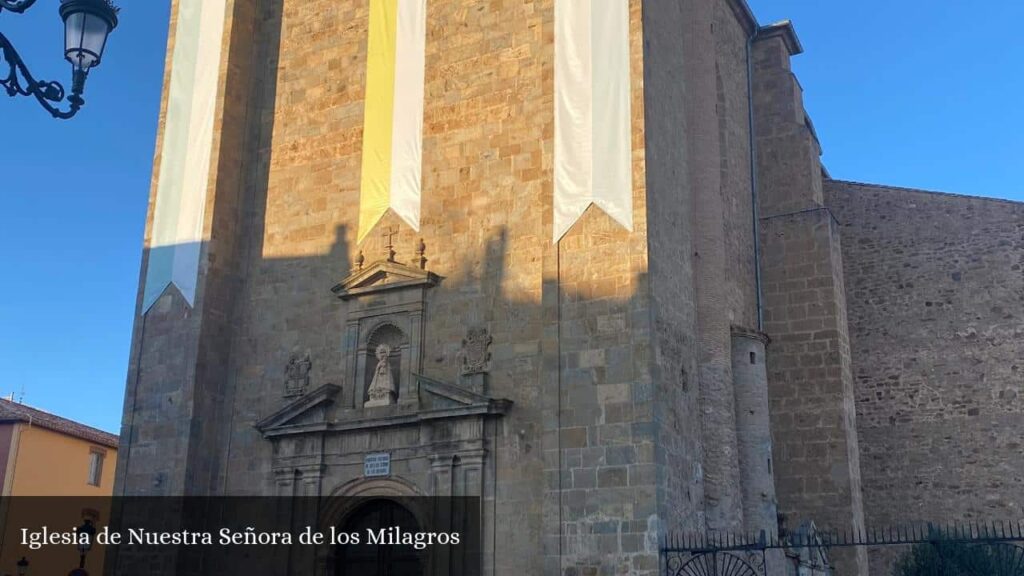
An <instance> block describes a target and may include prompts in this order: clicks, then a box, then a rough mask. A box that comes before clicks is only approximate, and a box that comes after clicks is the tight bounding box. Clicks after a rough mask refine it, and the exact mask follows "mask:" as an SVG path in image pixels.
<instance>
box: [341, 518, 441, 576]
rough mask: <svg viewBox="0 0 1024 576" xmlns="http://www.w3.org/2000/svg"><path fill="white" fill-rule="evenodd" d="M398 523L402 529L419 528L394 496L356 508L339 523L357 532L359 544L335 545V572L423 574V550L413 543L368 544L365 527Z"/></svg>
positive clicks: (350, 574)
mask: <svg viewBox="0 0 1024 576" xmlns="http://www.w3.org/2000/svg"><path fill="white" fill-rule="evenodd" d="M392 527H398V528H399V529H400V530H401V531H402V532H403V533H404V532H419V524H418V523H417V522H416V517H415V516H413V514H412V512H409V510H408V509H406V508H405V507H404V506H402V505H400V504H398V503H397V502H394V501H393V500H386V499H379V500H372V501H370V502H367V503H366V504H363V505H362V506H360V507H359V508H357V509H356V510H355V511H354V512H352V514H351V515H349V517H348V519H347V520H346V521H345V524H344V525H343V526H342V527H341V529H340V530H341V531H342V532H346V533H352V532H355V533H358V534H359V537H360V539H361V542H362V543H361V544H358V545H347V546H338V550H337V562H336V563H335V572H334V573H335V575H336V576H423V574H424V573H425V572H424V566H425V562H424V559H423V556H422V553H421V552H420V551H418V550H416V549H415V548H413V547H412V546H378V545H372V544H367V543H366V540H367V531H368V530H373V531H377V530H380V529H381V528H392Z"/></svg>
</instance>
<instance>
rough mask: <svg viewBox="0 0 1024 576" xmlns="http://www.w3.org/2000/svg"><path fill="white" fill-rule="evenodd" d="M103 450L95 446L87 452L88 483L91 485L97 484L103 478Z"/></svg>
mask: <svg viewBox="0 0 1024 576" xmlns="http://www.w3.org/2000/svg"><path fill="white" fill-rule="evenodd" d="M105 455H106V454H105V452H104V451H102V450H99V449H96V448H93V449H92V450H91V451H90V452H89V479H88V482H89V484H92V485H93V486H99V485H100V482H101V481H102V480H103V457H104V456H105Z"/></svg>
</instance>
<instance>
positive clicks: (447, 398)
mask: <svg viewBox="0 0 1024 576" xmlns="http://www.w3.org/2000/svg"><path fill="white" fill-rule="evenodd" d="M416 381H417V383H418V384H419V386H418V389H419V400H420V405H421V406H422V407H423V408H424V409H426V410H431V409H450V408H465V407H474V406H476V407H490V408H494V407H499V406H500V407H502V410H501V411H502V412H503V411H504V408H506V407H507V406H508V405H511V401H509V400H504V399H496V398H491V397H490V396H484V395H483V394H477V393H476V392H473V391H471V390H467V389H465V388H463V387H461V386H455V385H454V384H449V383H447V382H441V381H440V380H433V379H431V378H427V377H425V376H419V375H417V376H416Z"/></svg>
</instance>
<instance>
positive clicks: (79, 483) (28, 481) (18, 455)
mask: <svg viewBox="0 0 1024 576" xmlns="http://www.w3.org/2000/svg"><path fill="white" fill-rule="evenodd" d="M16 427H17V429H16V430H15V433H14V438H13V442H14V443H16V445H13V446H12V450H11V456H12V457H14V458H15V460H14V466H13V470H11V467H10V466H9V467H8V471H9V472H11V473H12V474H13V478H12V479H11V483H10V487H11V489H10V491H8V490H7V483H6V482H5V485H4V495H5V496H6V495H10V496H110V495H111V494H112V493H113V489H114V465H115V463H116V462H117V450H116V449H114V448H109V447H106V446H100V445H98V444H93V443H91V442H88V441H86V440H82V439H80V438H75V437H72V436H67V435H65V434H61V433H59V432H53V431H51V430H47V429H45V428H40V427H38V426H29V425H28V424H17V425H16ZM94 447H95V448H100V449H103V450H105V451H106V456H105V457H104V459H103V475H102V478H101V481H100V485H99V486H93V485H91V484H89V483H88V480H89V454H90V450H91V449H92V448H94Z"/></svg>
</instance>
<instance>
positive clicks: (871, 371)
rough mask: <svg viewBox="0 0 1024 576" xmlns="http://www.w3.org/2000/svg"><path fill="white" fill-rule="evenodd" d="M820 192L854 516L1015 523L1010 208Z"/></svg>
mask: <svg viewBox="0 0 1024 576" xmlns="http://www.w3.org/2000/svg"><path fill="white" fill-rule="evenodd" d="M825 192H826V199H827V201H828V205H829V207H830V208H831V209H832V210H833V212H834V213H835V215H836V218H837V219H838V220H839V222H840V223H841V224H840V231H841V235H842V238H843V269H844V274H845V277H846V279H847V290H846V292H847V309H848V311H849V319H850V347H851V354H852V357H853V374H854V387H855V394H856V404H857V429H858V432H859V436H860V446H861V456H862V457H861V470H862V471H861V474H862V477H863V486H864V513H865V516H866V518H867V522H868V523H869V524H876V525H877V524H882V525H885V524H893V523H898V522H929V521H931V522H938V521H951V520H997V521H1000V520H1008V519H1017V518H1021V517H1022V516H1024V509H1022V506H1024V501H1022V498H1021V495H1022V494H1024V458H1022V456H1021V454H1022V452H1021V448H1022V443H1021V438H1020V430H1021V429H1022V426H1024V361H1022V358H1024V305H1022V304H1024V272H1022V267H1024V205H1022V204H1020V203H1016V202H1005V201H1000V200H991V199H984V198H970V197H965V196H957V195H952V194H936V193H929V192H924V191H920V190H907V189H902V188H892V187H885V186H873V185H867V184H856V183H852V182H839V181H828V182H827V183H826V186H825ZM894 502H898V503H899V506H893V503H894ZM889 557H891V554H888V555H886V554H882V553H879V554H877V555H873V558H872V568H873V570H876V571H881V570H882V569H883V566H884V565H885V563H886V562H887V560H888V559H889Z"/></svg>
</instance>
